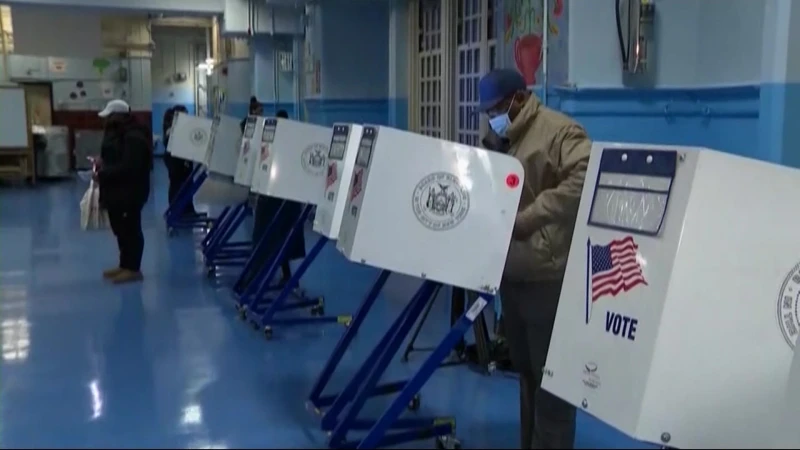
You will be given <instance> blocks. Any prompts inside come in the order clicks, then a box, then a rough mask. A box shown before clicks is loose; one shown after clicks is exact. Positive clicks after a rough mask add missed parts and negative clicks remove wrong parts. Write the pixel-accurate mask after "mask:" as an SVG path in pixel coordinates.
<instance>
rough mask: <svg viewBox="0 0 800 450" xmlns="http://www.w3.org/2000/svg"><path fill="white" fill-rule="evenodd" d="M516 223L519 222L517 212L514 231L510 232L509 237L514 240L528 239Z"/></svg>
mask: <svg viewBox="0 0 800 450" xmlns="http://www.w3.org/2000/svg"><path fill="white" fill-rule="evenodd" d="M518 223H520V222H519V214H517V220H515V221H514V231H512V232H511V239H512V240H515V241H524V240H526V239H528V238H529V237H530V236H528V235H526V233H525V232H523V230H522V228H521V227H520V226H518V225H517V224H518Z"/></svg>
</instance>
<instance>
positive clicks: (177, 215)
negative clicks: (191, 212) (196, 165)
mask: <svg viewBox="0 0 800 450" xmlns="http://www.w3.org/2000/svg"><path fill="white" fill-rule="evenodd" d="M206 178H208V173H207V172H205V171H203V172H201V173H199V174H198V175H197V177H195V178H193V179H192V178H190V179H189V181H188V182H187V184H186V185H185V189H181V190H180V192H178V195H177V196H176V198H175V202H174V205H171V206H170V208H169V213H168V214H167V232H168V233H169V234H172V232H173V230H175V229H177V228H205V227H207V226H208V223H209V222H210V220H209V219H208V218H206V217H196V218H189V219H187V218H183V217H181V211H183V210H184V209H186V206H188V204H189V202H191V201H192V199H193V198H194V194H195V193H196V192H197V190H198V189H200V186H202V185H203V183H204V182H205V180H206Z"/></svg>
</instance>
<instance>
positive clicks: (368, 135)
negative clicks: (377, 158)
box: [356, 127, 378, 168]
mask: <svg viewBox="0 0 800 450" xmlns="http://www.w3.org/2000/svg"><path fill="white" fill-rule="evenodd" d="M377 135H378V130H376V129H375V128H374V127H366V128H364V133H363V134H362V135H361V143H360V144H359V146H358V155H356V165H357V166H359V167H364V168H367V167H369V161H370V159H371V158H372V147H373V145H374V144H375V139H376V138H377Z"/></svg>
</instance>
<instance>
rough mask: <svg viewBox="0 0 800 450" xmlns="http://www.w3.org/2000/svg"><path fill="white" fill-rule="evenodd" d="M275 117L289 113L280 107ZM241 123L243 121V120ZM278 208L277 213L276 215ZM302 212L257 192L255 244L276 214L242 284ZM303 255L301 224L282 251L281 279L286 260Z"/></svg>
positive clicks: (289, 271) (286, 270)
mask: <svg viewBox="0 0 800 450" xmlns="http://www.w3.org/2000/svg"><path fill="white" fill-rule="evenodd" d="M253 99H254V98H253ZM253 99H251V111H257V109H255V108H258V107H260V104H259V105H258V107H254V106H253V101H252V100H253ZM256 103H257V102H256ZM276 117H278V118H283V119H288V118H289V114H288V113H287V112H286V111H284V110H280V111H278V113H277V114H276ZM242 123H243V124H244V122H242ZM281 205H283V208H281ZM279 210H280V214H278V211H279ZM302 212H303V205H302V204H301V203H298V202H295V201H290V200H282V199H278V198H274V197H270V196H267V195H259V196H257V197H256V207H255V214H254V220H253V222H254V224H253V242H254V243H258V242H259V241H260V240H261V237H262V236H264V233H265V231H266V229H267V227H269V224H270V222H272V219H273V217H275V216H276V215H278V218H277V220H276V222H275V224H274V225H273V227H272V229H271V230H270V234H269V235H268V236H267V237H266V238H265V239H267V241H266V242H265V244H264V251H263V252H261V253H259V255H257V257H258V258H259V260H258V261H257V262H256V264H255V265H254V267H255V271H254V272H253V273H251V274H249V275H248V276H247V277H246V278H245V281H244V283H245V284H244V286H246V285H247V284H249V282H250V280H251V279H252V278H253V276H255V272H256V271H258V270H260V269H261V267H262V266H263V265H264V264H266V262H267V261H268V260H269V257H270V256H272V255H275V254H276V253H277V252H278V250H280V248H281V245H282V244H283V241H284V240H285V239H286V237H287V236H288V235H289V233H290V232H291V230H292V227H293V226H294V224H295V222H296V221H297V218H298V217H300V214H301V213H302ZM305 256H306V241H305V235H304V232H303V228H302V227H301V228H300V229H299V230H298V232H297V233H295V235H294V236H293V237H292V239H291V240H290V241H289V243H288V247H287V249H286V254H285V255H284V258H283V259H282V260H281V262H280V264H281V281H282V282H286V281H288V280H289V278H291V276H292V269H291V264H290V263H291V262H292V261H295V260H298V259H303V258H305Z"/></svg>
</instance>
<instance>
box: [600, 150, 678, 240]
mask: <svg viewBox="0 0 800 450" xmlns="http://www.w3.org/2000/svg"><path fill="white" fill-rule="evenodd" d="M677 162H678V153H677V152H676V151H670V150H639V149H613V148H607V149H604V150H603V153H602V156H601V160H600V167H599V171H598V175H597V180H596V183H595V191H594V197H593V198H592V206H591V209H590V212H589V222H588V223H589V225H593V226H596V227H602V228H608V229H611V230H617V231H626V232H629V233H635V234H642V235H648V236H657V235H658V234H659V232H660V231H661V227H662V226H663V224H664V218H665V217H666V213H667V206H668V204H669V198H670V193H671V191H672V184H673V182H674V180H675V173H676V170H677Z"/></svg>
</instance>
